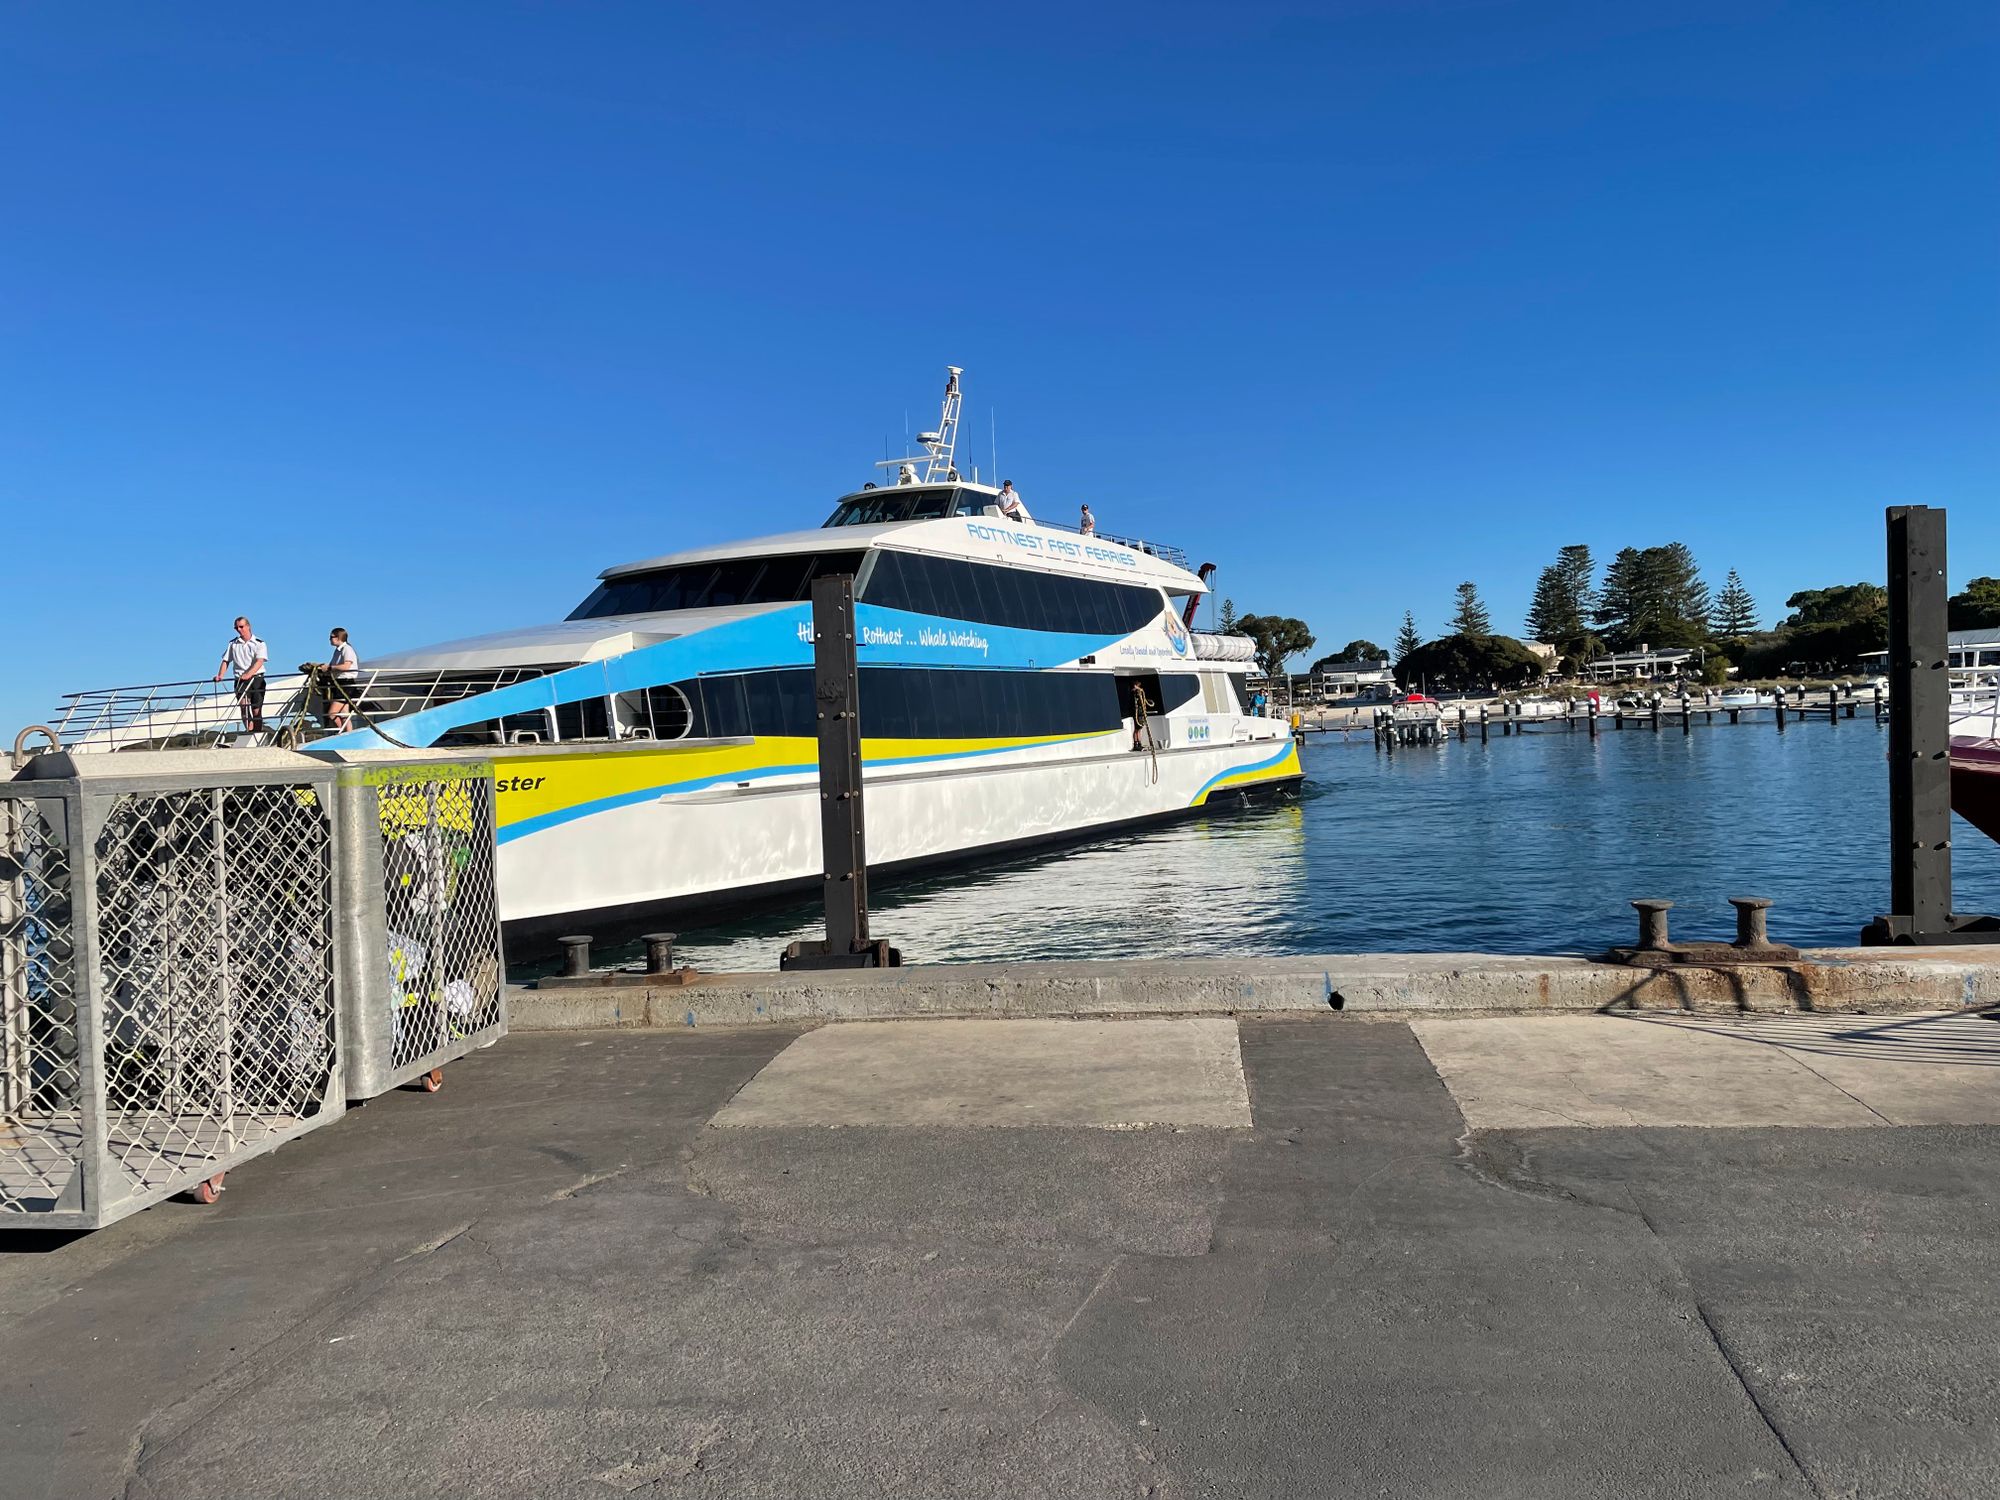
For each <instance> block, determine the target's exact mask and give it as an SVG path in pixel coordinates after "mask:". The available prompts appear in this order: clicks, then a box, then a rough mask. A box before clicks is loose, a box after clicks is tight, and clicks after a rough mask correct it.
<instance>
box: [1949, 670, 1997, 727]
mask: <svg viewBox="0 0 2000 1500" xmlns="http://www.w3.org/2000/svg"><path fill="white" fill-rule="evenodd" d="M1953 679H1954V680H1953V683H1952V690H1951V735H1952V738H1953V739H1967V740H2000V681H1995V680H1992V679H1991V678H1990V677H1989V678H1988V680H1986V681H1964V680H1961V679H1959V678H1958V674H1956V673H1954V674H1953Z"/></svg>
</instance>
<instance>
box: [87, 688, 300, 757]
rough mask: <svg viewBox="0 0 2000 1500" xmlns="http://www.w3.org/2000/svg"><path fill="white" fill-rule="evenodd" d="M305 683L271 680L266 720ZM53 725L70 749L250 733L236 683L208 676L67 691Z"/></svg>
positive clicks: (211, 740) (206, 740)
mask: <svg viewBox="0 0 2000 1500" xmlns="http://www.w3.org/2000/svg"><path fill="white" fill-rule="evenodd" d="M302 680H303V679H301V678H300V677H299V676H298V674H296V673H288V674H286V675H284V676H282V677H273V678H271V679H269V682H268V684H267V686H266V688H265V695H266V700H267V701H266V705H265V712H266V715H267V717H275V716H274V715H271V714H270V709H271V705H272V704H273V703H281V702H283V701H284V699H285V697H286V695H288V694H290V693H291V692H293V691H294V689H295V688H296V687H297V685H298V683H299V682H300V681H302ZM49 727H50V728H52V729H53V730H55V732H56V735H57V737H58V738H59V739H60V740H61V741H62V744H63V746H64V748H65V749H71V750H123V749H127V748H130V747H133V746H138V745H153V746H201V745H215V744H221V743H223V742H225V741H226V740H229V739H231V738H233V737H235V736H237V735H240V734H243V733H245V732H246V729H245V726H244V723H243V710H242V707H241V705H240V704H238V703H237V701H236V690H235V687H234V685H233V684H231V683H227V682H216V681H214V680H212V679H210V678H206V677H203V678H199V679H197V680H195V681H192V682H148V683H135V684H132V685H129V686H126V687H111V688H91V689H89V690H87V691H85V692H81V693H65V694H64V695H63V699H62V705H61V706H60V707H59V708H57V710H56V711H55V713H54V714H53V715H51V717H50V725H49Z"/></svg>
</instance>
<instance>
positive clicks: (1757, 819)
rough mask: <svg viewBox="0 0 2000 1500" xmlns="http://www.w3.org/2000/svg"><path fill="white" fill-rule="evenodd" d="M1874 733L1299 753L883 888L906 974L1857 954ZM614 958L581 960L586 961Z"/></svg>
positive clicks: (715, 959)
mask: <svg viewBox="0 0 2000 1500" xmlns="http://www.w3.org/2000/svg"><path fill="white" fill-rule="evenodd" d="M1886 746H1887V732H1886V730H1884V729H1882V728H1880V727H1878V726H1877V725H1875V724H1873V723H1871V722H1870V721H1868V720H1867V719H1865V718H1864V719H1856V720H1842V721H1841V722H1840V723H1839V724H1838V725H1837V726H1829V725H1828V724H1826V723H1825V722H1824V721H1820V722H1817V723H1810V722H1809V723H1804V724H1794V725H1792V726H1791V727H1789V728H1787V729H1786V730H1785V731H1784V732H1783V733H1782V734H1780V733H1779V732H1778V731H1777V730H1775V729H1774V728H1773V727H1772V726H1771V724H1770V722H1769V721H1768V720H1766V721H1764V722H1763V723H1761V724H1759V725H1754V726H1753V725H1751V724H1748V723H1745V724H1742V725H1738V726H1724V725H1716V726H1715V727H1713V728H1709V727H1704V726H1700V725H1697V726H1696V728H1695V730H1694V732H1693V734H1691V735H1683V734H1681V733H1680V732H1679V731H1678V730H1674V729H1667V730H1663V731H1661V732H1659V733H1654V732H1652V731H1649V730H1638V731H1635V730H1631V729H1627V730H1624V731H1622V732H1613V731H1609V730H1607V731H1606V732H1605V733H1603V734H1601V735H1600V736H1599V737H1598V738H1597V739H1595V740H1592V739H1591V738H1590V737H1589V736H1588V735H1586V734H1584V733H1582V732H1577V733H1567V732H1564V731H1562V730H1553V731H1536V732H1533V733H1529V734H1526V735H1521V736H1518V737H1512V738H1505V739H1502V738H1499V737H1496V738H1494V739H1493V740H1491V741H1490V742H1489V743H1487V744H1485V745H1481V744H1480V743H1479V742H1478V741H1477V740H1476V739H1475V740H1472V741H1469V742H1467V743H1464V744H1460V743H1457V742H1452V743H1448V744H1445V745H1442V746H1430V747H1410V748H1406V749H1401V750H1396V751H1394V752H1389V753H1383V752H1378V751H1377V750H1376V749H1375V748H1374V747H1373V745H1372V743H1371V742H1370V741H1369V740H1368V739H1367V738H1366V737H1365V736H1356V737H1354V738H1353V739H1352V740H1350V741H1348V742H1346V743H1343V742H1342V740H1341V738H1340V737H1339V736H1337V735H1327V736H1319V735H1315V736H1313V737H1312V738H1311V740H1310V742H1309V743H1308V744H1307V745H1306V747H1305V749H1304V752H1303V755H1304V761H1305V769H1306V775H1307V780H1306V783H1305V785H1304V787H1303V788H1302V789H1301V790H1300V791H1299V793H1298V794H1297V795H1296V796H1294V797H1288V798H1285V799H1282V800H1278V801H1269V802H1265V803H1262V804H1255V805H1252V806H1251V807H1249V808H1247V809H1241V810H1231V811H1226V812H1219V813H1216V814H1214V815H1210V816H1204V817H1200V818H1196V819H1193V820H1190V821H1188V822H1185V823H1180V824H1176V825H1173V826H1170V827H1167V828H1162V829H1158V830H1154V831H1150V832H1146V833H1141V834H1136V835H1131V836H1127V837H1119V838H1112V839H1106V840H1103V841H1101V842H1098V843H1094V844H1086V845H1082V846H1079V847H1076V848H1072V849H1069V850H1066V851H1062V852H1057V853H1052V854H1043V855H1037V856H1033V857H1029V858H1023V859H1017V860H1008V861H1005V862H1001V863H996V864H994V865H991V866H988V867H985V868H972V869H963V870H954V871H952V872H950V873H948V874H944V875H938V876H923V877H915V878H911V879H906V880H904V881H900V882H896V883H878V884H877V887H876V890H875V892H874V896H875V900H874V917H873V924H874V932H875V936H877V937H878V938H887V939H889V940H890V941H891V942H893V943H895V944H896V945H897V946H898V947H900V948H901V949H902V950H903V956H904V960H905V962H909V963H966V962H981V961H992V960H1008V959H1039V958H1099V959H1103V958H1121V957H1129V958H1151V957H1173V956H1183V955H1206V956H1227V955H1229V954H1231V953H1258V954H1273V953H1341V952H1357V953H1369V952H1392V951H1410V950H1423V949H1430V950H1452V951H1481V952H1495V953H1572V952H1584V951H1594V950H1600V949H1603V948H1605V947H1607V946H1609V945H1611V944H1612V943H1622V942H1629V941H1631V940H1632V934H1633V933H1634V931H1635V929H1636V919H1635V918H1634V916H1633V913H1632V910H1631V908H1630V907H1629V906H1628V905H1627V904H1626V903H1627V902H1628V900H1629V899H1630V898H1632V897H1634V896H1663V897H1667V898H1670V899H1671V900H1673V901H1674V902H1675V903H1676V906H1675V908H1674V912H1673V931H1674V935H1675V936H1676V937H1678V938H1683V939H1693V938H1728V937H1732V936H1734V920H1735V919H1734V914H1733V912H1732V910H1731V908H1730V907H1729V906H1728V905H1727V904H1726V901H1725V898H1726V897H1729V896H1740V895H1753V896H1769V897H1771V898H1772V899H1773V900H1774V901H1775V902H1776V903H1777V904H1776V906H1775V907H1774V908H1773V909H1772V912H1771V935H1772V937H1773V938H1775V939H1777V940H1778V941H1780V942H1794V943H1800V944H1838V943H1852V942H1854V941H1855V939H1856V934H1857V932H1858V931H1859V929H1860V927H1861V925H1862V924H1863V923H1864V922H1865V921H1867V920H1868V918H1870V917H1871V916H1873V915H1874V914H1875V913H1876V912H1878V911H1880V910H1882V909H1884V907H1885V906H1886V904H1887V899H1888V875H1887V839H1888V798H1887V791H1886V776H1887V773H1886V769H1885V767H1884V764H1883V755H1884V751H1885V749H1886ZM1953 838H1954V854H1955V875H1956V878H1957V897H1958V899H1957V904H1958V907H1959V909H1960V910H1981V911H1993V910H1996V909H2000V845H1996V844H1994V843H1993V842H1991V841H1990V840H1988V839H1986V838H1985V837H1984V836H1982V835H1981V834H1980V833H1978V832H1977V831H1976V830H1975V829H1973V828H1971V827H1969V826H1968V825H1966V824H1965V823H1963V822H1960V821H1957V820H1954V830H1953ZM817 935H819V913H818V908H817V907H816V906H806V905H801V906H798V907H794V908H791V909H788V910H785V911H783V912H778V913H773V914H770V915H767V916H763V917H758V918H751V919H743V920H737V921H734V922H731V923H728V924H726V925H722V926H716V927H712V928H708V929H704V930H692V929H691V930H688V931H686V932H685V933H684V934H683V943H682V948H683V951H684V953H685V955H686V957H687V959H688V961H690V962H692V963H695V964H698V965H700V966H701V967H703V968H706V969H711V970H732V969H733V970H743V969H769V968H774V967H776V959H777V955H778V952H779V950H780V949H781V948H782V947H783V946H784V944H786V943H787V942H789V941H791V940H792V939H793V938H799V937H811V936H817ZM628 956H636V955H635V954H632V955H628V954H626V953H624V952H623V951H622V950H620V949H616V948H612V949H605V948H600V950H599V958H598V961H599V962H600V963H602V962H609V961H616V960H618V959H620V958H621V957H628Z"/></svg>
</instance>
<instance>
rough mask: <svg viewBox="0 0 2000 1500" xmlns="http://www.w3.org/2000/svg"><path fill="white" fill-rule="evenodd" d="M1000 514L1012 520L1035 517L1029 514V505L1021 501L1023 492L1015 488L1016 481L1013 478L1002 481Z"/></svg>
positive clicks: (1028, 519)
mask: <svg viewBox="0 0 2000 1500" xmlns="http://www.w3.org/2000/svg"><path fill="white" fill-rule="evenodd" d="M1000 514H1001V515H1003V516H1005V517H1006V518H1007V519H1008V520H1010V521H1032V520H1034V517H1033V516H1031V515H1029V514H1028V507H1027V506H1025V505H1023V504H1022V503H1021V492H1020V491H1019V490H1017V489H1015V488H1014V481H1013V480H1011V479H1003V480H1002V481H1001V482H1000Z"/></svg>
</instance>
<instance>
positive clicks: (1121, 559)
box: [965, 521, 1139, 568]
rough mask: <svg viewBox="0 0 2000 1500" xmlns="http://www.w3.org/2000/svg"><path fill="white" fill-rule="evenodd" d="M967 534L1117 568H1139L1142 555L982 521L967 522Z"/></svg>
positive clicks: (1122, 548)
mask: <svg viewBox="0 0 2000 1500" xmlns="http://www.w3.org/2000/svg"><path fill="white" fill-rule="evenodd" d="M965 531H966V535H968V536H970V537H972V538H974V539H975V540H977V541H982V542H1004V543H1005V544H1006V545H1007V546H1009V547H1018V548H1020V549H1021V550H1022V551H1023V552H1042V553H1047V554H1048V555H1049V556H1051V557H1066V558H1070V559H1075V558H1079V557H1080V558H1085V559H1087V560H1088V561H1090V562H1100V563H1109V564H1110V565H1111V566H1112V567H1115V568H1136V567H1138V566H1139V555H1138V554H1137V553H1136V552H1134V551H1132V549H1131V548H1129V547H1106V546H1104V545H1102V544H1101V543H1097V542H1072V541H1070V540H1068V539H1067V538H1065V537H1059V536H1047V537H1045V536H1037V535H1035V534H1034V533H1033V532H1027V531H1022V530H1020V529H1019V528H1018V527H1016V526H1011V525H1010V526H988V525H985V524H984V523H983V522H979V521H967V522H966V523H965Z"/></svg>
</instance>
